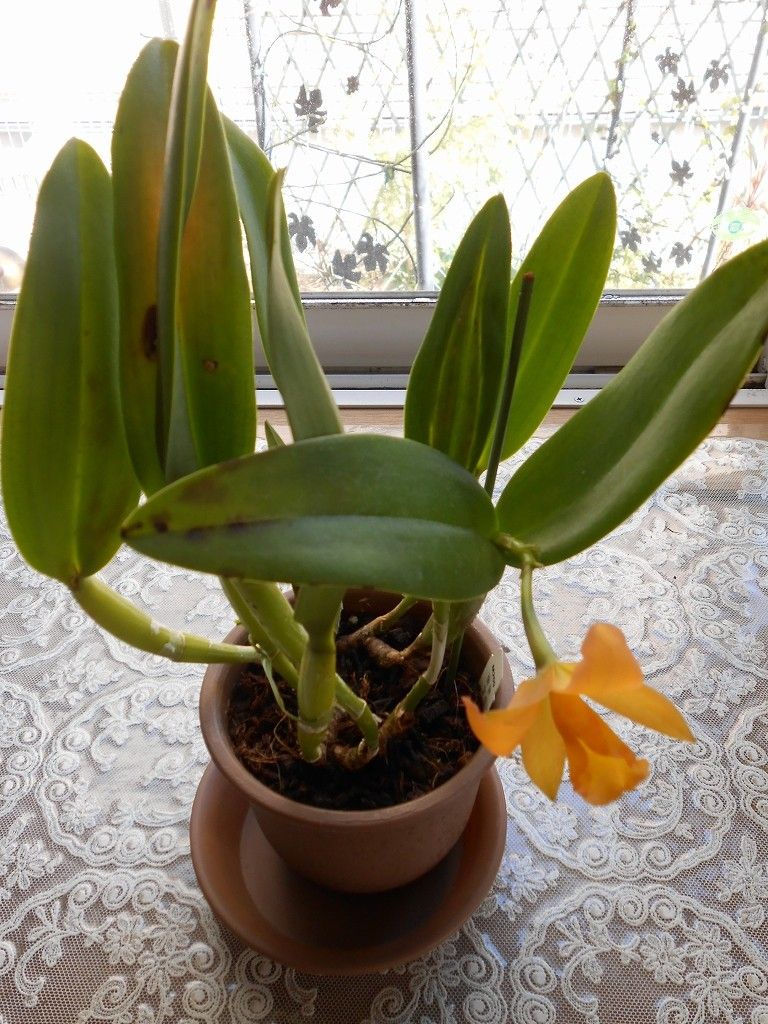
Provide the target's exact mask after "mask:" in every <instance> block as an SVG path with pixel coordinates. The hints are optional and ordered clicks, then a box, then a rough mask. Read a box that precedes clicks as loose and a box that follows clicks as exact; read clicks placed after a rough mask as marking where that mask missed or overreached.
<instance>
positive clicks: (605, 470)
mask: <svg viewBox="0 0 768 1024" xmlns="http://www.w3.org/2000/svg"><path fill="white" fill-rule="evenodd" d="M766 331H768V242H764V243H762V244H760V245H757V246H754V247H753V248H751V249H748V250H747V251H746V252H744V253H742V254H741V255H740V256H737V257H736V258H735V259H733V260H731V261H730V262H729V263H727V264H726V265H725V266H723V267H721V268H720V269H719V270H717V271H716V272H715V273H714V274H712V275H711V277H709V278H708V279H707V280H706V281H704V282H703V283H702V284H701V285H699V287H698V288H696V289H695V291H693V292H692V293H691V294H690V295H689V296H688V297H687V298H686V299H685V300H684V301H683V302H681V303H680V304H679V305H678V306H676V307H675V309H673V310H672V312H671V313H669V314H668V316H666V317H665V318H664V320H663V321H662V322H661V324H659V326H658V327H657V328H656V330H654V331H653V333H652V334H651V336H650V337H649V338H648V339H647V341H646V342H645V344H644V345H643V346H642V348H641V349H640V351H639V352H638V353H637V354H636V355H635V356H634V358H633V359H632V360H631V361H630V362H629V363H628V364H627V366H626V367H625V368H624V369H623V370H622V371H621V373H620V374H619V375H618V376H617V377H616V378H614V380H613V381H612V382H611V383H610V384H609V385H608V386H607V387H606V388H604V389H603V390H602V391H601V392H600V394H599V395H598V396H597V397H596V398H594V399H592V401H591V402H590V403H589V404H588V405H586V406H585V407H584V408H583V409H581V410H580V411H579V413H578V414H577V415H576V416H574V417H573V419H571V420H569V421H568V422H567V423H566V424H565V425H564V426H562V427H561V428H560V429H559V430H558V431H557V433H556V434H554V435H553V436H552V437H551V438H550V439H549V440H548V441H546V442H545V443H544V444H543V445H542V446H541V447H540V448H539V449H538V450H537V451H536V452H534V454H533V455H532V456H531V457H530V458H529V459H528V461H527V462H526V463H524V465H523V466H522V467H521V469H519V470H518V472H517V473H516V474H515V475H514V476H513V477H512V479H511V480H510V482H509V484H508V485H507V487H506V489H505V490H504V493H503V494H502V496H501V500H500V502H499V505H498V516H499V523H500V526H501V529H502V530H503V531H505V532H506V533H508V534H509V535H511V536H512V537H513V538H514V539H515V540H516V541H518V542H519V543H521V544H524V545H527V546H529V547H530V548H531V549H532V551H533V554H534V556H535V557H536V558H537V559H538V560H539V561H540V562H542V563H544V564H551V563H553V562H559V561H561V560H562V559H564V558H568V557H570V556H571V555H574V554H576V553H577V552H579V551H582V550H583V549H584V548H587V547H589V546H590V545H591V544H594V543H595V541H597V540H599V539H600V538H601V537H603V536H605V534H607V533H609V532H610V531H611V530H613V529H614V527H616V526H618V525H619V523H621V522H622V521H623V520H624V519H625V518H626V517H627V516H628V515H629V514H630V513H631V512H633V511H634V510H635V509H636V508H637V507H638V506H639V505H640V504H641V503H642V502H643V501H645V500H646V498H648V497H649V496H650V495H651V494H652V493H653V491H654V490H655V489H656V488H657V487H658V486H659V484H661V483H662V481H663V480H664V479H665V478H666V477H667V476H668V475H669V474H670V473H671V472H672V470H673V469H675V467H676V466H678V465H679V463H680V462H682V460H683V459H684V458H685V457H686V456H687V455H689V454H690V453H691V452H692V451H693V450H694V448H695V447H696V446H697V444H698V443H699V442H700V441H701V440H702V438H704V437H705V436H706V435H707V433H708V432H709V431H710V430H711V429H712V427H713V426H714V425H715V424H716V423H717V420H718V419H719V417H720V416H721V415H722V412H723V410H724V409H725V408H726V406H727V404H728V401H729V399H730V397H731V395H732V394H733V393H734V391H736V389H737V388H738V386H739V384H740V383H741V381H742V380H743V378H744V376H745V374H746V373H748V372H749V370H750V368H751V367H752V365H753V364H754V362H755V360H756V359H757V357H758V355H759V353H760V349H761V346H762V343H763V339H764V338H765V335H766Z"/></svg>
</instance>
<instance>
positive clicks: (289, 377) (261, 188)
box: [224, 119, 343, 441]
mask: <svg viewBox="0 0 768 1024" xmlns="http://www.w3.org/2000/svg"><path fill="white" fill-rule="evenodd" d="M224 127H225V130H226V134H227V142H228V144H229V151H230V157H231V160H232V170H233V173H234V179H235V187H236V189H237V200H238V204H239V206H240V216H241V217H242V219H243V225H244V227H245V235H246V238H247V239H248V252H249V255H250V261H251V282H252V285H253V296H254V301H255V305H256V316H257V319H258V322H259V331H260V333H261V342H262V345H263V347H264V354H265V356H266V358H267V363H268V364H269V368H270V370H271V372H272V376H273V377H274V378H275V382H276V383H277V386H278V388H279V389H280V391H281V393H282V396H283V400H284V401H285V408H286V412H287V414H288V421H289V423H290V425H291V430H292V432H293V436H294V438H295V439H296V440H297V441H298V440H301V439H302V438H306V437H319V436H322V435H325V434H337V433H341V431H342V429H343V428H342V425H341V420H340V419H339V413H338V409H337V408H336V403H335V402H334V400H333V396H332V394H331V390H330V388H329V387H328V383H327V381H326V379H325V376H324V374H323V371H322V368H321V366H320V363H319V362H318V359H317V356H316V355H315V351H314V349H313V348H312V343H311V341H310V338H309V333H308V331H307V324H306V320H305V318H304V310H303V308H302V305H301V297H300V294H299V285H298V281H297V280H296V269H295V267H294V264H293V256H292V255H291V240H290V237H289V235H288V225H287V224H286V220H285V210H284V209H283V200H282V196H281V191H280V190H281V188H282V184H283V172H282V171H279V172H275V171H274V170H273V168H272V165H271V164H270V162H269V160H267V158H266V156H264V153H263V152H262V151H261V150H260V149H259V147H258V146H257V145H256V143H255V142H253V141H252V140H251V139H249V138H248V136H247V135H246V134H245V133H244V132H242V131H241V130H240V129H239V128H238V127H237V126H236V125H235V124H233V123H232V122H231V121H227V120H226V119H225V121H224Z"/></svg>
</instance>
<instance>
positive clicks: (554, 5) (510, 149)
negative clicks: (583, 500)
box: [0, 0, 768, 369]
mask: <svg viewBox="0 0 768 1024" xmlns="http://www.w3.org/2000/svg"><path fill="white" fill-rule="evenodd" d="M12 6H13V14H12V15H10V18H9V19H8V23H7V24H6V26H5V30H4V32H3V34H2V37H0V273H1V274H4V275H5V276H4V277H0V291H11V292H12V291H13V290H14V288H15V286H16V285H17V283H18V280H19V278H20V274H21V269H22V265H23V257H24V254H25V251H26V245H27V239H28V235H29V230H30V226H31V219H32V213H33V209H34V198H35V195H36V191H37V187H38V183H39V180H40V178H41V176H42V174H43V173H44V171H45V168H46V167H47V165H48V164H49V163H50V160H51V158H52V157H53V155H54V153H55V152H56V150H57V149H58V148H59V146H60V145H61V144H62V143H63V142H64V141H65V140H66V138H68V137H69V136H70V135H72V134H77V135H79V136H81V137H84V138H86V139H87V140H88V141H89V142H91V143H92V144H93V145H94V146H95V148H96V149H97V150H98V151H99V152H100V153H101V154H102V156H103V157H104V158H105V159H106V160H108V156H109V141H110V131H111V122H112V119H113V116H114V111H115V108H116V104H117V99H118V96H119V92H120V89H121V86H122V82H123V80H124V78H125V75H126V73H127V71H128V68H129V67H130V64H131V63H132V61H133V59H134V57H135V55H136V54H137V53H138V50H139V49H140V47H141V45H142V43H143V42H144V41H145V40H146V39H147V38H149V37H151V36H153V35H170V36H174V35H178V34H179V33H180V32H181V31H183V26H184V24H185V20H186V14H187V10H188V7H189V0H113V2H112V3H110V4H103V3H100V2H97V0H70V2H69V3H67V4H66V5H62V4H60V3H58V2H57V0H36V2H35V3H22V2H21V0H12ZM767 16H768V15H767V11H766V3H765V0H583V2H581V3H579V4H564V3H561V2H559V0H515V2H514V3H512V2H508V0H472V2H470V0H464V2H461V0H440V2H426V0H396V2H393V3H389V4H371V3H370V2H369V0H273V2H272V3H270V4H265V3H258V2H257V0H219V3H218V13H217V26H216V30H215V34H214V42H213V46H212V51H211V62H210V72H209V78H210V81H211V83H212V85H213V87H214V91H215V92H216V95H217V98H218V100H219V103H220V105H221V107H222V109H223V110H224V111H225V112H226V113H227V114H228V115H229V116H231V117H233V118H234V119H235V120H236V121H238V123H240V124H241V125H242V126H243V127H244V128H245V129H246V130H247V131H248V132H249V133H250V134H251V135H252V137H254V138H256V139H257V140H258V141H259V142H260V143H261V144H262V145H263V146H264V148H265V149H266V150H267V152H268V153H269V155H270V157H271V159H272V161H273V163H275V164H276V165H278V166H287V168H288V175H287V184H286V209H287V213H288V218H289V226H290V231H291V235H292V242H293V246H294V255H295V258H296V261H297V266H298V269H299V273H300V280H301V283H302V287H303V288H304V290H305V292H306V294H307V302H308V306H309V308H310V318H311V319H312V321H313V329H314V332H315V334H314V336H315V337H316V338H317V341H318V345H319V348H320V351H321V354H322V358H323V359H324V361H325V362H326V364H327V365H329V366H335V367H345V368H349V367H360V368H365V369H370V368H373V367H388V368H390V369H393V368H394V369H398V368H399V369H405V368H407V366H408V365H409V362H410V359H411V357H412V354H413V351H414V350H415V347H416V345H417V343H418V341H419V340H420V337H421V333H422V331H423V326H422V325H423V324H425V323H426V320H427V318H428V315H429V310H430V308H431V305H432V303H433V301H434V300H433V299H431V298H429V293H430V291H431V290H432V289H434V288H435V287H439V284H440V281H441V279H442V276H443V274H444V272H445V268H446V266H447V263H448V261H449V259H450V256H451V254H452V252H453V249H454V248H455V245H456V243H457V241H458V238H459V236H460V234H461V232H462V230H463V229H464V227H465V226H466V224H467V223H468V221H469V218H470V217H471V215H472V213H473V212H474V211H476V210H477V209H478V208H479V206H480V205H481V203H482V202H483V201H484V200H485V199H486V198H487V197H488V196H489V195H491V194H492V193H494V192H498V191H502V192H503V193H504V195H505V197H506V198H507V201H508V203H509V205H510V209H511V216H512V223H513V232H514V248H515V252H516V253H517V254H518V255H520V254H522V253H524V252H525V250H526V247H527V245H528V244H529V243H530V241H531V240H532V238H533V237H534V236H535V233H536V232H537V230H538V229H539V228H540V226H541V224H542V223H543V220H544V219H545V217H546V215H547V213H548V212H549V211H551V209H552V208H553V207H554V205H555V204H556V202H557V201H558V200H559V199H561V198H562V197H563V196H564V195H565V194H566V192H567V191H568V190H569V189H570V188H572V187H574V186H575V185H576V184H577V183H578V182H579V181H581V180H582V179H583V178H585V177H587V176H588V175H589V174H591V173H593V172H594V171H595V170H598V169H602V168H605V169H607V170H608V171H609V172H610V173H611V175H612V177H613V180H614V183H615V186H616V190H617V194H618V198H619V231H618V236H617V244H616V252H615V256H614V261H613V264H612V268H611V273H610V276H609V280H608V287H609V288H610V289H611V292H610V293H609V295H608V296H607V297H606V300H605V302H604V305H603V308H602V309H601V312H600V315H599V317H598V319H597V321H596V325H595V330H594V331H593V333H592V337H591V339H590V345H589V347H588V348H587V349H586V350H585V351H584V352H583V353H582V356H581V357H580V359H579V362H580V363H581V364H583V365H584V366H591V367H595V366H600V367H612V366H616V365H619V364H620V363H622V362H623V361H624V360H625V359H626V357H627V355H628V354H629V353H630V352H631V350H632V349H633V347H634V346H635V344H636V340H634V338H633V336H634V333H635V330H636V328H637V330H638V331H639V332H640V336H644V334H645V333H647V328H648V326H649V325H650V324H652V322H653V321H654V319H658V317H659V316H660V313H661V312H663V311H664V309H665V308H666V305H665V304H668V303H669V302H670V301H674V300H675V299H676V298H677V297H678V296H679V294H680V291H681V289H686V288H689V287H691V286H693V285H694V284H695V283H696V282H697V281H698V280H699V279H700V278H701V277H702V276H703V275H705V274H706V273H708V272H709V271H710V270H712V269H713V268H714V267H715V266H717V265H718V263H719V262H721V261H723V260H724V259H725V258H727V257H728V256H730V255H733V254H734V253H735V252H737V251H738V250H739V249H740V248H742V247H744V246H746V245H747V244H750V243H752V242H754V241H757V240H759V239H760V238H761V237H765V236H766V235H768V156H766V153H768V147H766V141H768V138H767V136H768V88H767V87H766V76H765V66H764V63H763V60H764V50H765V41H766V33H765V30H766V18H767ZM409 58H410V59H409ZM3 282H4V284H3ZM649 289H650V290H652V291H651V293H650V294H648V290H649ZM659 290H661V293H659ZM372 304H373V306H372ZM372 308H373V309H374V310H379V311H382V310H385V311H386V312H381V315H379V316H376V315H371V312H370V311H371V309H372ZM3 316H4V317H5V319H4V321H3V320H0V332H2V330H3V326H5V328H6V331H7V323H8V322H9V319H10V312H9V303H8V302H6V304H5V309H4V310H0V317H3Z"/></svg>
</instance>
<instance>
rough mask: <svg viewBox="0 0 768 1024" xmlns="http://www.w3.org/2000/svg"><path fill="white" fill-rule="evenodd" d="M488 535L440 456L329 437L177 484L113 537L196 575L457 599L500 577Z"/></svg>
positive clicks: (473, 502)
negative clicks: (121, 535) (121, 536)
mask: <svg viewBox="0 0 768 1024" xmlns="http://www.w3.org/2000/svg"><path fill="white" fill-rule="evenodd" d="M496 532H497V527H496V516H495V512H494V509H493V505H492V504H491V502H490V499H489V498H488V496H487V495H486V494H485V492H484V491H483V489H482V488H481V487H480V486H479V484H478V483H477V482H476V481H475V480H474V478H473V477H472V476H471V475H470V474H469V473H467V472H466V471H465V470H463V469H462V468H461V467H460V466H458V465H457V464H456V463H455V462H453V461H452V460H450V459H448V458H446V457H445V456H444V455H442V454H441V453H439V452H437V451H434V450H433V449H430V448H428V447H426V446H423V445H420V444H417V443H415V442H413V441H406V440H403V439H399V438H391V437H379V436H376V435H339V436H334V437H325V438H315V439H313V440H308V441H301V442H298V443H296V444H293V445H286V446H284V447H282V448H276V449H274V450H273V451H268V452H262V453H260V454H258V455H251V456H247V457H245V458H242V459H237V460H234V461H232V462H228V463H224V464H222V465H220V466H215V467H211V468H210V469H206V470H202V471H201V472H199V473H195V474H194V475H193V476H191V477H188V478H186V479H184V480H179V481H177V482H176V483H175V484H173V485H171V486H170V487H167V488H166V489H165V490H163V491H161V492H159V493H158V494H156V495H154V496H153V497H152V498H151V499H150V501H149V502H148V503H147V504H146V505H145V506H143V507H142V508H141V509H140V510H138V511H137V512H136V514H135V515H133V516H132V517H131V519H129V520H128V521H127V522H126V524H125V529H124V537H125V539H126V541H127V542H128V543H129V544H131V545H132V546H133V547H135V548H136V549H137V550H139V551H142V552H144V553H145V554H149V555H151V556H152V557H156V558H160V559H164V560H166V561H169V562H172V563H174V564H178V565H184V566H188V567H190V568H194V569H198V570H201V571H203V572H212V573H218V574H220V575H225V576H235V577H252V578H254V579H263V580H295V581H296V582H297V583H300V584H307V583H326V584H340V585H342V586H377V587H380V588H386V589H390V590H396V591H399V592H401V593H402V592H405V593H408V594H413V595H415V596H419V597H426V598H433V599H440V600H464V599H468V598H470V597H476V596H478V595H479V594H483V593H485V592H486V591H488V590H489V589H490V588H491V587H492V586H493V585H494V584H495V583H496V582H497V581H498V579H499V577H500V575H501V571H502V568H503V559H502V558H501V555H500V554H499V552H498V550H497V548H496V546H495V545H494V543H493V542H492V539H493V538H494V537H495V536H496Z"/></svg>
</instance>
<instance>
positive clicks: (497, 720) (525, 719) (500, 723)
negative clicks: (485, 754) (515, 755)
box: [462, 697, 538, 757]
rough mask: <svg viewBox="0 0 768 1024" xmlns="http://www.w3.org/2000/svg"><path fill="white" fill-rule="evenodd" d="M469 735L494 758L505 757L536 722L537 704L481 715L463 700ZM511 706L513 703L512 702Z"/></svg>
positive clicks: (468, 702) (467, 698) (483, 712)
mask: <svg viewBox="0 0 768 1024" xmlns="http://www.w3.org/2000/svg"><path fill="white" fill-rule="evenodd" d="M462 700H463V701H464V707H465V708H466V712H467V719H468V721H469V726H470V728H471V729H472V732H473V733H474V734H475V736H477V738H478V739H479V740H480V742H481V743H482V744H483V746H484V747H487V748H488V750H490V751H491V753H492V754H496V756H497V757H507V756H508V755H509V754H511V753H512V751H513V750H514V749H515V747H516V746H517V745H518V743H520V741H521V740H522V738H523V736H524V735H525V733H526V732H527V730H528V729H529V728H530V726H531V723H532V722H533V720H534V719H535V718H536V711H537V708H538V704H537V703H530V704H525V705H524V706H523V707H520V708H515V707H512V705H511V704H510V706H509V707H508V708H504V709H502V710H495V711H481V710H480V708H479V707H478V706H477V704H475V702H474V701H473V700H470V698H469V697H463V698H462ZM513 703H514V701H513Z"/></svg>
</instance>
